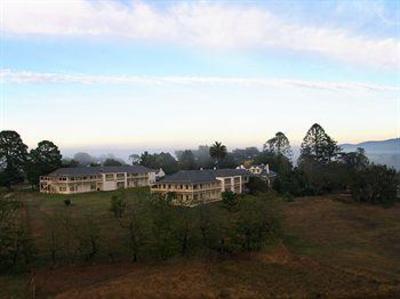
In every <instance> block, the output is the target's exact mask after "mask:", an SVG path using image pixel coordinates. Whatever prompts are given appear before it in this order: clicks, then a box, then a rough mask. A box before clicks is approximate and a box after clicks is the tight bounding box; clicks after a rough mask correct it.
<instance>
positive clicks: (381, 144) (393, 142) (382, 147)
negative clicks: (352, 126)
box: [340, 138, 400, 154]
mask: <svg viewBox="0 0 400 299" xmlns="http://www.w3.org/2000/svg"><path fill="white" fill-rule="evenodd" d="M340 146H341V147H342V149H343V150H344V151H345V152H347V151H354V150H356V149H357V148H358V147H362V148H363V149H365V151H366V152H368V153H375V152H376V153H397V154H400V138H392V139H387V140H381V141H365V142H361V143H358V144H350V143H345V144H341V145H340Z"/></svg>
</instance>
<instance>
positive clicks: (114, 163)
mask: <svg viewBox="0 0 400 299" xmlns="http://www.w3.org/2000/svg"><path fill="white" fill-rule="evenodd" d="M103 166H122V163H121V162H120V161H117V160H115V159H111V158H108V159H106V160H105V161H104V162H103Z"/></svg>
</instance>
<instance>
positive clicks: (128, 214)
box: [0, 191, 280, 271]
mask: <svg viewBox="0 0 400 299" xmlns="http://www.w3.org/2000/svg"><path fill="white" fill-rule="evenodd" d="M227 198H229V199H227V200H226V201H225V202H221V203H218V204H214V205H201V206H197V207H195V208H190V209H189V208H183V207H177V206H173V205H171V204H170V202H169V200H168V199H165V198H159V197H157V196H152V195H150V194H149V193H148V192H146V191H143V192H140V191H139V192H135V193H134V195H132V194H131V195H127V194H126V192H124V191H121V192H120V193H118V194H117V195H114V196H113V197H112V198H111V200H110V203H109V206H108V207H109V212H108V214H107V215H104V214H103V216H102V217H99V215H94V214H88V215H82V213H80V212H77V210H76V209H79V206H78V205H77V206H74V203H72V205H70V204H68V205H64V204H63V203H62V202H61V201H59V204H60V205H64V206H63V207H60V211H59V212H58V213H56V214H52V215H46V216H43V217H45V218H44V219H45V222H46V224H45V225H44V227H43V231H41V233H40V235H41V236H40V237H38V234H35V235H36V237H35V238H37V239H35V240H33V241H35V242H32V240H30V239H27V238H22V237H18V236H16V235H15V234H11V233H10V231H8V233H7V236H8V237H7V239H9V240H14V241H15V240H19V241H18V242H8V243H0V268H1V270H2V271H10V270H24V269H27V268H29V267H33V266H38V265H53V266H56V265H62V264H69V263H82V262H94V261H103V262H104V261H109V262H115V261H127V260H129V261H132V262H136V261H157V260H167V259H170V258H173V257H190V256H200V257H208V258H209V257H229V256H231V255H234V254H237V253H240V252H249V251H257V250H260V249H261V248H262V247H263V246H264V245H265V244H267V243H269V242H274V241H275V240H277V239H278V238H279V236H280V221H279V216H278V215H279V213H278V212H277V210H276V209H275V208H274V206H273V205H271V203H273V200H266V199H265V198H255V197H246V198H241V199H240V200H239V199H238V198H237V197H236V196H234V197H231V196H228V197H227ZM102 204H104V202H102ZM3 208H4V209H3V211H6V209H5V207H3ZM9 208H11V207H9ZM16 208H17V207H15V209H16ZM0 209H2V207H1V206H0ZM12 209H13V211H16V210H15V209H14V208H12ZM10 211H11V210H10ZM13 215H14V216H16V214H13ZM10 217H11V214H10ZM11 218H12V217H11ZM11 218H9V219H8V221H7V223H8V224H10V220H12V219H11ZM3 220H4V221H2V220H1V219H0V221H2V222H1V223H0V225H2V224H4V225H5V224H6V223H5V222H6V221H5V220H6V219H3ZM14 220H15V219H14ZM0 240H1V239H0ZM35 244H36V245H38V246H35Z"/></svg>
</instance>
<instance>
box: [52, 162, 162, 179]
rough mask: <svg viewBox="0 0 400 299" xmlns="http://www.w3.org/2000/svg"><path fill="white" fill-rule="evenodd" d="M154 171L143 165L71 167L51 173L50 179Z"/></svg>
mask: <svg viewBox="0 0 400 299" xmlns="http://www.w3.org/2000/svg"><path fill="white" fill-rule="evenodd" d="M152 171H154V170H152V169H149V168H147V167H144V166H141V165H133V166H127V165H126V166H104V167H100V166H99V167H70V168H58V169H57V170H55V171H53V172H51V173H49V174H48V175H47V176H48V177H60V176H64V177H73V176H83V175H99V174H102V173H112V172H114V173H115V172H127V173H138V174H140V173H147V172H152Z"/></svg>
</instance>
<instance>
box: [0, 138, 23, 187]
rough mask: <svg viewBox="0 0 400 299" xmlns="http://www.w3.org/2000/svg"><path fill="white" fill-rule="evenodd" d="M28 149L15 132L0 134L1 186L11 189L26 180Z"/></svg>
mask: <svg viewBox="0 0 400 299" xmlns="http://www.w3.org/2000/svg"><path fill="white" fill-rule="evenodd" d="M27 149H28V147H27V146H26V145H25V144H24V143H23V142H22V139H21V137H20V136H19V134H18V133H17V132H15V131H1V132H0V171H1V172H0V185H2V186H5V187H7V188H8V189H11V186H12V185H13V184H16V183H19V182H22V181H23V179H24V173H23V168H24V166H25V163H26V159H27Z"/></svg>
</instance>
